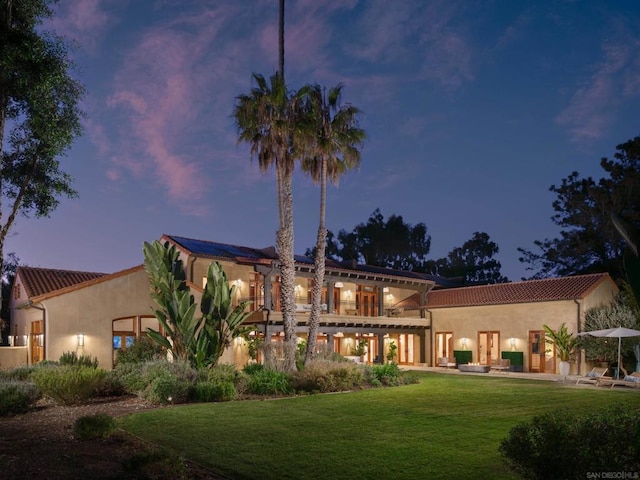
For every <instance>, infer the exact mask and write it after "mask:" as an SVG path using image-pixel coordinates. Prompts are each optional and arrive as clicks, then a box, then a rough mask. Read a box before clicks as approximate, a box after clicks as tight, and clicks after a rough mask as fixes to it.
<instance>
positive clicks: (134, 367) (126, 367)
mask: <svg viewBox="0 0 640 480" xmlns="http://www.w3.org/2000/svg"><path fill="white" fill-rule="evenodd" d="M144 370H145V364H144V363H118V364H116V367H115V368H114V369H113V370H112V372H113V374H112V375H113V378H114V381H116V382H118V383H120V385H122V386H123V388H124V390H125V391H126V392H127V393H130V394H132V395H138V394H139V393H140V392H141V391H143V390H144V389H145V387H146V385H147V384H146V379H145V378H144V376H143V371H144Z"/></svg>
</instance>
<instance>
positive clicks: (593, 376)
mask: <svg viewBox="0 0 640 480" xmlns="http://www.w3.org/2000/svg"><path fill="white" fill-rule="evenodd" d="M608 370H609V369H608V368H607V367H593V368H592V369H591V371H590V372H588V373H587V374H586V375H585V376H584V377H582V376H581V377H578V380H576V385H578V384H579V383H590V384H592V385H597V384H598V382H599V381H600V380H601V379H602V378H603V377H604V375H605V374H606V373H607V371H608Z"/></svg>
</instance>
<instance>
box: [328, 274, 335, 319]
mask: <svg viewBox="0 0 640 480" xmlns="http://www.w3.org/2000/svg"><path fill="white" fill-rule="evenodd" d="M334 284H335V283H334V282H333V281H332V280H328V281H327V313H333V310H334V308H335V307H334V306H333V286H334Z"/></svg>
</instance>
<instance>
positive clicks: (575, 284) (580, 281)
mask: <svg viewBox="0 0 640 480" xmlns="http://www.w3.org/2000/svg"><path fill="white" fill-rule="evenodd" d="M607 278H610V277H609V274H607V273H595V274H590V275H578V276H574V277H561V278H546V279H543V280H528V281H523V282H511V283H498V284H493V285H482V286H476V287H462V288H450V289H445V290H433V291H431V292H429V294H428V296H427V307H428V308H445V307H463V306H476V305H500V304H510V303H531V302H550V301H559V300H573V299H580V298H584V297H586V296H587V295H588V294H589V293H590V292H591V291H592V290H593V289H594V288H595V287H596V286H597V285H599V284H600V283H601V282H603V281H604V280H605V279H607Z"/></svg>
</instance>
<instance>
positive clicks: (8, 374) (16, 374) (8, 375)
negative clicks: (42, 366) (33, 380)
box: [0, 365, 38, 382]
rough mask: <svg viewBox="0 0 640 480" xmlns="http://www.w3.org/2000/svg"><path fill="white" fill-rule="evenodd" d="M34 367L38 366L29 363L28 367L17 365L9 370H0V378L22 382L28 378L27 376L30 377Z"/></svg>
mask: <svg viewBox="0 0 640 480" xmlns="http://www.w3.org/2000/svg"><path fill="white" fill-rule="evenodd" d="M36 368H38V367H36V366H34V365H31V366H28V367H17V368H13V369H11V370H0V380H3V381H11V380H14V381H16V382H24V381H25V380H29V377H31V374H32V373H33V372H34V371H35V370H36Z"/></svg>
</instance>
